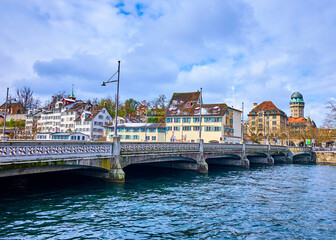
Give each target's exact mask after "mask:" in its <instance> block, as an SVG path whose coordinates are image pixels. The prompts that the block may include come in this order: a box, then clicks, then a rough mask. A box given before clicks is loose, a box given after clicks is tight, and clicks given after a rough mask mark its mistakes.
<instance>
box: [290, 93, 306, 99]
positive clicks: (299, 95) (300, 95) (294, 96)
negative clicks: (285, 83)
mask: <svg viewBox="0 0 336 240" xmlns="http://www.w3.org/2000/svg"><path fill="white" fill-rule="evenodd" d="M293 98H302V99H303V96H302V94H301V93H299V92H295V93H293V94H292V96H291V99H293Z"/></svg>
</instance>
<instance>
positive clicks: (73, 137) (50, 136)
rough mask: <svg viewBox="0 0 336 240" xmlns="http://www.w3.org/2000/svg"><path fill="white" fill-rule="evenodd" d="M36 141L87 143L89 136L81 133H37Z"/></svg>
mask: <svg viewBox="0 0 336 240" xmlns="http://www.w3.org/2000/svg"><path fill="white" fill-rule="evenodd" d="M36 140H53V141H55V140H60V141H88V140H89V136H88V135H86V134H83V133H70V132H67V133H38V134H37V135H36Z"/></svg>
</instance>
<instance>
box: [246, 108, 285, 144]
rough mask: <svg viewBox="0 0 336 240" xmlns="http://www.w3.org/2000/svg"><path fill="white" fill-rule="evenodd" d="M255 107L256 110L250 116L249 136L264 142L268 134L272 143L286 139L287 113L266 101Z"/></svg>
mask: <svg viewBox="0 0 336 240" xmlns="http://www.w3.org/2000/svg"><path fill="white" fill-rule="evenodd" d="M253 105H254V108H253V109H252V110H251V111H250V112H249V114H248V128H249V134H250V135H251V136H252V135H254V136H256V137H257V138H259V140H262V141H263V140H265V139H266V137H267V136H268V133H269V138H270V140H271V141H274V140H275V141H277V140H278V139H285V129H286V121H287V115H286V114H285V112H284V111H282V110H280V109H279V108H277V107H276V106H275V105H274V103H273V102H271V101H264V102H262V103H261V104H259V105H258V104H257V103H254V104H253ZM265 142H266V141H265ZM265 142H264V143H265ZM272 144H275V142H272Z"/></svg>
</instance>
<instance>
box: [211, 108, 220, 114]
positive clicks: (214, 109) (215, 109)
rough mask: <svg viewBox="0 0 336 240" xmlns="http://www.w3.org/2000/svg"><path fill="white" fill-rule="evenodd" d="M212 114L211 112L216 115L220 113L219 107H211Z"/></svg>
mask: <svg viewBox="0 0 336 240" xmlns="http://www.w3.org/2000/svg"><path fill="white" fill-rule="evenodd" d="M212 112H213V113H218V112H220V107H219V106H216V107H213V109H212Z"/></svg>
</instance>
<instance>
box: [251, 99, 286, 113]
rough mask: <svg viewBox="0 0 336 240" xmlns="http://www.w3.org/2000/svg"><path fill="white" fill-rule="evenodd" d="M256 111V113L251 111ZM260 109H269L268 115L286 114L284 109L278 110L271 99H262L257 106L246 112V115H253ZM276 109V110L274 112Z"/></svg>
mask: <svg viewBox="0 0 336 240" xmlns="http://www.w3.org/2000/svg"><path fill="white" fill-rule="evenodd" d="M253 111H254V112H256V113H253ZM260 111H263V112H265V111H270V113H269V114H270V115H278V114H282V115H286V114H285V112H284V111H282V110H280V109H279V108H277V107H276V106H275V105H274V103H273V102H272V101H264V102H262V103H260V104H259V105H258V106H256V107H254V108H253V109H252V110H251V111H250V112H249V114H248V116H253V115H256V114H257V113H258V112H260ZM274 111H276V112H274Z"/></svg>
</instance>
